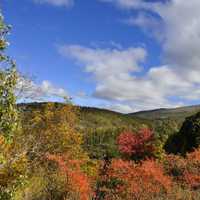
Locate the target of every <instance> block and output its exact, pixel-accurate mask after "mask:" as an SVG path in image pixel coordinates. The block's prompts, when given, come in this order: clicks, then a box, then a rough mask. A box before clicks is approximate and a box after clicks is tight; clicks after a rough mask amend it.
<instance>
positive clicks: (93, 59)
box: [59, 45, 193, 112]
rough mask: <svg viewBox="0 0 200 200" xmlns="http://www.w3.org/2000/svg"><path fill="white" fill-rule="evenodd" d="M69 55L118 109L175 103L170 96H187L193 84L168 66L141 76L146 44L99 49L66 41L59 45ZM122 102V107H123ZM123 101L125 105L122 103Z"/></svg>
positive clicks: (94, 94) (168, 105)
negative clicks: (139, 73)
mask: <svg viewBox="0 0 200 200" xmlns="http://www.w3.org/2000/svg"><path fill="white" fill-rule="evenodd" d="M59 51H60V53H61V54H62V55H64V56H67V57H73V58H74V59H75V60H76V62H77V63H79V64H81V65H83V66H84V67H85V70H86V72H89V73H91V74H92V75H93V76H94V77H95V81H96V90H95V91H94V93H93V96H94V97H96V98H101V99H104V100H105V99H106V100H108V101H110V102H112V101H115V102H118V103H111V104H112V105H111V107H112V108H113V109H114V110H121V111H122V110H124V112H127V111H131V109H132V111H135V110H139V109H152V108H157V107H171V106H173V107H175V106H177V105H180V104H181V105H182V103H180V102H178V103H173V102H171V101H170V100H169V97H174V96H176V95H180V97H183V98H185V94H187V92H188V90H191V89H193V85H192V84H190V83H189V82H186V81H185V80H184V79H182V78H181V77H179V76H177V74H176V73H175V72H174V71H172V69H171V68H170V67H168V66H160V67H157V68H156V67H153V68H151V69H150V70H149V71H148V72H147V73H146V74H143V75H142V76H140V77H138V76H137V72H138V71H140V72H141V73H142V72H143V71H142V66H141V63H142V62H144V61H145V58H146V51H145V49H143V48H128V49H120V50H119V49H95V48H88V47H83V46H77V45H69V46H67V45H65V46H63V47H61V48H60V49H59ZM119 105H120V107H121V109H120V108H119ZM122 105H123V106H122Z"/></svg>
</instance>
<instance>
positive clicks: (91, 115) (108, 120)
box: [19, 103, 151, 130]
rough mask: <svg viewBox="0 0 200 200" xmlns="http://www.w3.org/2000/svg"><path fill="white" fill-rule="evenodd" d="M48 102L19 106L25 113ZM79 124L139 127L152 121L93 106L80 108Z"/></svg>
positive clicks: (82, 125) (100, 126) (87, 127)
mask: <svg viewBox="0 0 200 200" xmlns="http://www.w3.org/2000/svg"><path fill="white" fill-rule="evenodd" d="M45 104H46V103H28V104H19V108H20V110H21V111H22V113H23V114H25V115H26V114H27V113H28V112H31V111H33V110H40V109H41V108H42V107H43V106H44V105H45ZM54 105H60V106H66V105H65V104H61V103H54ZM79 111H80V112H79V119H80V120H79V124H78V128H79V129H81V130H85V129H113V128H114V129H116V128H123V127H126V128H127V127H130V128H131V129H137V128H139V127H141V126H145V125H150V124H151V123H150V121H149V120H146V119H140V118H138V117H134V116H129V115H124V114H121V113H118V112H114V111H110V110H106V109H100V108H92V107H80V109H79Z"/></svg>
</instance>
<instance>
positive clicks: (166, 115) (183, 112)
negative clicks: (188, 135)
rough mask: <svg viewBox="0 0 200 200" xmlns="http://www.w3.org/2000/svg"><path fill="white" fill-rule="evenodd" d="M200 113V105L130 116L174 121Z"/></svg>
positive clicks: (150, 111)
mask: <svg viewBox="0 0 200 200" xmlns="http://www.w3.org/2000/svg"><path fill="white" fill-rule="evenodd" d="M199 111H200V105H196V106H186V107H180V108H173V109H164V108H162V109H157V110H149V111H141V112H136V113H131V114H129V116H133V117H138V118H141V119H150V120H156V119H174V120H181V121H182V120H184V119H185V118H186V117H188V116H191V115H193V114H196V113H197V112H199Z"/></svg>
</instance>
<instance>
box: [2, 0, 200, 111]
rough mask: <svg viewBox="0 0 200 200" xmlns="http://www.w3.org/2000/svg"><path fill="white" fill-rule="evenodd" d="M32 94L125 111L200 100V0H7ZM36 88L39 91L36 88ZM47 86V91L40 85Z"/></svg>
mask: <svg viewBox="0 0 200 200" xmlns="http://www.w3.org/2000/svg"><path fill="white" fill-rule="evenodd" d="M0 7H1V9H2V11H3V15H4V17H5V21H6V22H7V23H8V24H11V25H12V32H11V34H10V35H9V36H8V40H9V43H10V46H9V48H8V50H7V53H8V54H9V55H10V56H11V57H12V58H14V59H15V61H16V63H17V66H18V69H19V71H20V72H21V73H22V74H24V75H25V76H27V77H30V78H31V80H32V81H28V82H26V81H24V80H23V82H26V84H30V85H31V86H32V87H30V88H31V89H29V91H27V93H31V94H33V95H32V97H34V98H33V99H32V100H33V101H36V100H38V99H39V97H40V96H42V97H43V98H44V100H54V101H60V99H61V98H62V97H64V96H69V97H71V98H72V101H73V102H74V103H75V104H78V105H82V106H92V107H100V108H107V109H111V110H114V111H118V112H122V113H130V112H136V111H139V110H148V109H156V108H171V107H179V106H185V105H194V104H199V103H200V100H199V99H200V87H199V86H200V78H199V77H200V65H199V64H200V12H199V8H200V1H199V0H190V1H185V0H1V2H0ZM30 90H31V91H30ZM38 91H39V92H38Z"/></svg>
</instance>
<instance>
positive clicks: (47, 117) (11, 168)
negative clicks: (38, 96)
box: [0, 15, 200, 200]
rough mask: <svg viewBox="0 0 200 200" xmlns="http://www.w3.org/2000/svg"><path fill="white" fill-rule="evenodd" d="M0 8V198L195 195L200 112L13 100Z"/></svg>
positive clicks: (106, 199) (13, 78) (15, 74)
mask: <svg viewBox="0 0 200 200" xmlns="http://www.w3.org/2000/svg"><path fill="white" fill-rule="evenodd" d="M10 31H11V30H10V26H8V25H6V24H5V22H4V18H3V16H2V15H0V63H1V69H0V199H1V200H199V199H200V149H199V144H200V140H199V137H200V113H199V112H197V113H193V115H192V116H187V117H186V118H185V117H184V118H183V119H182V118H181V119H174V118H166V119H144V118H141V117H138V116H132V115H121V114H119V113H116V112H111V111H106V110H98V109H94V108H93V109H92V108H83V107H78V106H76V105H74V104H73V102H71V101H65V100H63V102H62V103H53V102H46V103H30V104H17V95H16V87H17V82H18V79H19V77H20V76H21V74H20V72H19V71H18V70H17V67H16V63H15V62H14V61H13V60H12V59H11V58H10V57H9V56H7V55H6V48H7V45H8V43H7V37H6V36H7V34H8V33H9V32H10Z"/></svg>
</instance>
